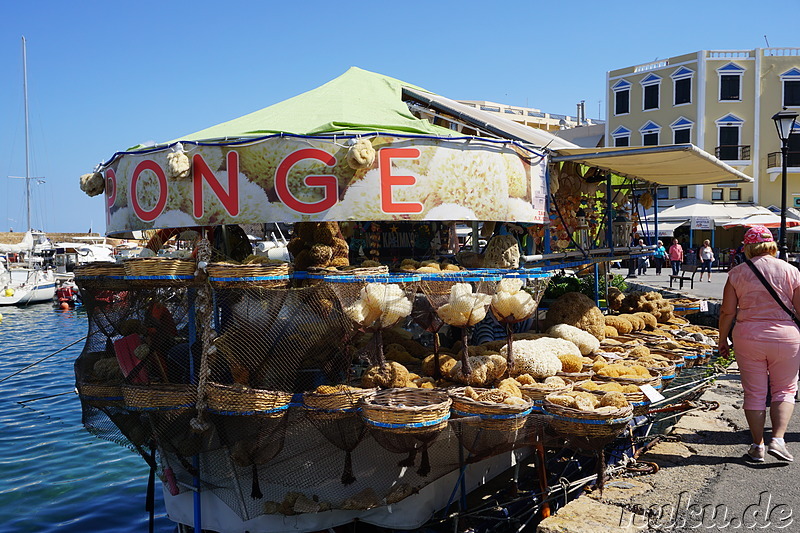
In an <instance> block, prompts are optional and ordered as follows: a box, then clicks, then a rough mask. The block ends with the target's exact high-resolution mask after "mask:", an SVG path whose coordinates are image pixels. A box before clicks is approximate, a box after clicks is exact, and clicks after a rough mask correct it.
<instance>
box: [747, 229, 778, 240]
mask: <svg viewBox="0 0 800 533" xmlns="http://www.w3.org/2000/svg"><path fill="white" fill-rule="evenodd" d="M773 240H774V239H773V238H772V232H771V231H770V230H769V229H768V228H767V227H766V226H752V227H751V228H750V229H749V230H747V232H746V233H745V234H744V243H745V244H756V243H759V242H772V241H773Z"/></svg>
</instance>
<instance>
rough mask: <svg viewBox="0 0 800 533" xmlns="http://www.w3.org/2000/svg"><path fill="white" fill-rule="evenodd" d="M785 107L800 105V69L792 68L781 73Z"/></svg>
mask: <svg viewBox="0 0 800 533" xmlns="http://www.w3.org/2000/svg"><path fill="white" fill-rule="evenodd" d="M781 82H782V83H783V105H784V107H798V106H800V69H796V68H793V69H790V70H788V71H786V72H784V73H783V74H781Z"/></svg>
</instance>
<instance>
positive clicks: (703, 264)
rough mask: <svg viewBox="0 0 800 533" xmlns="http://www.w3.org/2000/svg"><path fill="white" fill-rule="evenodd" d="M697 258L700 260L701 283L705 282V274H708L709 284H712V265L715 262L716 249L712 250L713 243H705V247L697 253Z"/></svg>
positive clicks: (707, 241)
mask: <svg viewBox="0 0 800 533" xmlns="http://www.w3.org/2000/svg"><path fill="white" fill-rule="evenodd" d="M697 257H698V258H699V259H700V281H703V272H707V273H708V282H709V283H711V264H712V263H713V262H714V249H713V248H711V242H710V241H709V240H708V239H706V240H704V241H703V246H701V247H700V250H698V251H697Z"/></svg>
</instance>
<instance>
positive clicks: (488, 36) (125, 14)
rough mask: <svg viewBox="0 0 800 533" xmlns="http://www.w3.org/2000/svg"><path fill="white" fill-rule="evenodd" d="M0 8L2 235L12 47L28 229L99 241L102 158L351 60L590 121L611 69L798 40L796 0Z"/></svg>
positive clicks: (9, 210)
mask: <svg viewBox="0 0 800 533" xmlns="http://www.w3.org/2000/svg"><path fill="white" fill-rule="evenodd" d="M545 4H546V3H545V2H535V1H518V2H510V1H496V2H488V1H486V2H478V1H472V0H466V1H463V0H462V1H459V2H451V1H435V0H432V1H427V2H419V3H416V4H415V3H408V2H374V3H370V2H330V1H316V0H301V1H294V2H284V1H280V2H273V1H266V0H262V1H258V2H257V1H241V0H228V1H226V2H209V1H206V0H196V1H193V2H164V1H159V2H151V1H140V2H126V3H122V2H114V1H105V2H86V1H80V0H76V1H72V2H64V1H31V2H20V1H12V0H6V1H5V2H3V3H2V17H0V231H7V230H8V229H9V227H13V228H14V229H15V230H19V229H23V227H24V225H25V207H24V205H25V203H24V180H16V179H9V178H7V177H6V176H9V175H12V176H23V175H24V174H25V137H24V107H23V91H22V52H21V37H22V36H23V35H24V36H25V37H26V38H27V41H28V93H29V105H30V129H31V134H30V139H31V175H32V176H44V177H46V182H45V183H43V184H39V183H35V184H33V185H32V189H33V192H34V194H33V208H32V215H31V216H32V223H33V226H34V227H36V228H42V229H44V230H46V231H51V232H57V231H67V232H83V231H87V230H88V229H89V228H90V227H92V228H93V229H94V230H95V231H100V232H104V230H105V225H104V220H105V217H104V215H103V205H102V204H103V202H102V200H101V199H100V197H95V198H88V197H87V196H86V195H84V194H83V193H82V192H81V191H80V189H79V188H78V177H79V176H80V175H81V174H83V173H85V172H90V171H91V170H92V168H93V167H94V166H95V165H96V164H97V163H99V162H101V161H105V160H107V159H109V158H110V157H111V156H112V155H113V154H114V152H115V151H118V150H124V149H125V148H127V147H129V146H132V145H135V144H137V143H141V142H145V141H149V140H153V141H166V140H169V139H174V138H177V137H180V136H181V135H183V134H188V133H191V132H194V131H198V130H200V129H203V128H205V127H208V126H211V125H213V124H217V123H220V122H223V121H225V120H229V119H232V118H235V117H238V116H241V115H243V114H246V113H249V112H251V111H255V110H257V109H260V108H263V107H266V106H268V105H271V104H274V103H276V102H279V101H281V100H285V99H286V98H289V97H291V96H294V95H296V94H299V93H301V92H304V91H307V90H310V89H313V88H314V87H317V86H319V85H322V84H323V83H325V82H326V81H328V80H330V79H332V78H334V77H336V76H338V75H339V74H341V73H343V72H344V71H345V70H347V68H348V67H350V66H358V67H361V68H364V69H367V70H372V71H375V72H379V73H382V74H386V75H389V76H393V77H395V78H399V79H401V80H405V81H407V82H410V83H413V84H416V85H419V86H421V87H424V88H426V89H428V90H430V91H433V92H436V93H439V94H442V95H444V96H447V97H450V98H455V99H467V100H491V101H496V102H503V103H508V104H513V105H521V106H529V107H536V108H539V109H541V110H543V111H546V112H550V113H561V114H571V115H574V114H575V106H576V104H577V103H578V102H579V101H581V100H585V101H586V111H587V115H588V116H589V117H590V118H595V117H598V115H600V114H602V115H605V105H606V104H605V101H604V92H603V91H604V81H605V73H606V71H608V70H613V69H616V68H621V67H625V66H630V65H636V64H640V63H647V62H649V61H653V60H655V59H657V58H665V57H669V56H672V55H678V54H683V53H689V52H695V51H697V50H702V49H716V50H720V49H749V48H758V47H765V46H766V42H765V38H764V36H765V35H766V36H767V39H768V41H769V45H770V46H772V47H793V46H800V40H799V39H798V38H797V37H796V30H795V29H794V23H792V24H787V23H786V22H788V21H793V22H796V21H797V20H799V19H800V2H798V1H797V0H789V1H787V0H783V1H775V0H762V1H760V2H752V1H744V0H728V1H725V2H722V1H711V0H701V1H696V0H694V1H685V0H674V1H672V2H642V1H638V0H637V1H629V0H617V1H615V2H588V1H584V0H579V1H576V0H572V1H556V2H548V3H547V4H551V5H545Z"/></svg>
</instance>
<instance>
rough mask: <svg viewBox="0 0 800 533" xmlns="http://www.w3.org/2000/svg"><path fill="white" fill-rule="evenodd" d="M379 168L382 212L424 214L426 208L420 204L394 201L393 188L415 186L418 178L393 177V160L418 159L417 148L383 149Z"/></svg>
mask: <svg viewBox="0 0 800 533" xmlns="http://www.w3.org/2000/svg"><path fill="white" fill-rule="evenodd" d="M378 157H379V158H380V159H379V163H378V164H379V167H380V172H381V210H383V212H384V213H395V214H404V215H408V214H413V213H422V210H423V209H424V206H423V205H422V204H421V203H419V202H394V201H392V187H393V186H395V185H415V184H416V183H417V178H415V177H414V176H394V175H392V158H395V157H396V158H400V159H416V158H417V157H419V149H417V148H381V149H380V151H379V152H378Z"/></svg>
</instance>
